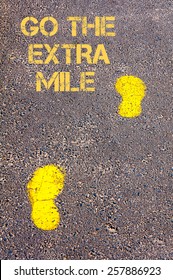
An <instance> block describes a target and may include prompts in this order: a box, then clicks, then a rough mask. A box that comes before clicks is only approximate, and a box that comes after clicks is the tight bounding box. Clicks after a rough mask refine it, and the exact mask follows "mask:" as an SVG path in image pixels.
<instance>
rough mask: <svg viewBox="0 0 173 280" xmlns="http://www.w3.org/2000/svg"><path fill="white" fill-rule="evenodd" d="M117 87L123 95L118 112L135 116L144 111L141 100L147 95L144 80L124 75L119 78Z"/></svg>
mask: <svg viewBox="0 0 173 280" xmlns="http://www.w3.org/2000/svg"><path fill="white" fill-rule="evenodd" d="M115 89H116V90H117V92H118V93H119V94H120V95H121V96H122V102H121V104H120V105H119V107H118V113H119V115H120V116H122V117H126V118H135V117H138V116H139V115H140V114H141V112H142V107H141V102H142V99H143V98H144V96H145V90H146V86H145V84H144V82H143V81H142V80H141V79H139V78H137V77H134V76H123V77H120V78H118V79H117V81H116V83H115Z"/></svg>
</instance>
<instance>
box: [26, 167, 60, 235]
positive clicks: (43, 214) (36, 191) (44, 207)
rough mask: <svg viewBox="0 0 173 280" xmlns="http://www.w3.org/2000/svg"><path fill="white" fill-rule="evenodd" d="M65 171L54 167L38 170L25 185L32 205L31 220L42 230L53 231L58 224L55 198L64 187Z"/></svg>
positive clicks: (58, 218)
mask: <svg viewBox="0 0 173 280" xmlns="http://www.w3.org/2000/svg"><path fill="white" fill-rule="evenodd" d="M64 179H65V171H64V169H62V168H61V167H56V166H55V165H53V164H52V165H46V166H44V167H40V168H38V169H37V170H36V171H35V172H34V174H33V177H32V178H31V180H30V181H29V183H28V185H27V192H28V196H29V200H30V202H31V205H32V213H31V219H32V220H33V222H34V224H35V225H36V227H38V228H39V229H42V230H54V229H56V228H57V227H58V225H59V222H60V214H59V212H58V209H57V207H56V205H55V202H54V200H55V198H56V197H57V195H59V194H60V192H61V191H62V189H63V187H64Z"/></svg>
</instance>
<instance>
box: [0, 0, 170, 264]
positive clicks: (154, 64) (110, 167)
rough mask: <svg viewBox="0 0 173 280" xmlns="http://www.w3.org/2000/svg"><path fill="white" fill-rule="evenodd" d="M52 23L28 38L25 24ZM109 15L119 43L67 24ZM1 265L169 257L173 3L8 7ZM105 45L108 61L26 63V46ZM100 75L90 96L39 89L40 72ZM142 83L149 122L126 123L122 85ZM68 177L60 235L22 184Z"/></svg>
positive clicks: (42, 0) (124, 0)
mask: <svg viewBox="0 0 173 280" xmlns="http://www.w3.org/2000/svg"><path fill="white" fill-rule="evenodd" d="M28 15H32V16H34V17H36V18H38V19H41V18H43V17H45V16H48V15H52V16H53V17H55V18H56V19H58V21H59V22H60V32H59V34H58V35H55V36H53V37H51V38H49V39H47V38H44V37H43V36H42V35H38V36H36V37H33V38H27V37H25V36H24V35H23V34H22V33H21V31H20V22H21V20H22V19H23V18H24V17H26V16H28ZM75 15H76V16H78V15H79V16H88V17H89V20H90V21H93V19H94V16H98V15H99V16H104V15H112V16H115V17H116V32H117V36H116V37H112V38H104V37H103V38H96V37H95V36H93V35H92V32H91V33H90V35H89V36H88V37H86V38H84V37H82V35H80V36H78V37H76V38H72V37H71V36H70V33H69V30H68V28H67V24H66V23H65V22H66V17H67V16H75ZM1 30H2V35H1V36H2V38H1V44H2V49H3V51H2V56H1V60H2V65H1V70H2V75H1V77H2V89H3V90H2V92H3V95H2V99H3V101H2V132H3V138H2V139H3V145H2V156H3V161H2V167H1V171H2V179H1V182H2V187H1V191H2V194H1V197H2V199H1V206H2V215H1V216H2V227H1V231H2V234H1V243H2V245H1V247H0V256H1V258H2V259H173V243H172V226H171V207H172V205H171V203H172V200H171V196H172V182H171V163H172V143H173V142H172V132H171V130H172V127H173V125H172V123H173V122H172V108H173V104H172V101H173V98H172V94H173V80H171V75H172V67H171V57H172V46H173V2H172V1H171V0H166V1H165V0H143V1H142V0H141V1H138V0H131V1H128V0H115V1H111V0H107V1H98V0H95V1H86V0H85V1H83V0H81V1H75V0H73V1H67V0H62V1H55V0H36V1H29V0H26V1H21V0H20V1H18V0H14V1H10V0H3V1H2V22H1ZM43 42H45V43H49V44H50V45H51V44H53V43H60V44H62V43H88V44H91V45H93V46H95V45H96V44H98V43H104V44H105V47H106V50H107V52H108V54H109V57H110V59H111V64H110V65H104V63H101V62H100V63H99V64H98V65H96V66H92V65H91V66H88V65H87V64H86V63H83V64H82V65H81V66H76V65H75V63H73V64H72V65H71V66H66V65H65V63H62V64H61V65H57V66H55V65H53V64H51V65H46V66H39V65H29V64H28V62H27V46H28V44H29V43H43ZM68 70H70V71H72V72H75V75H76V77H78V75H79V72H80V71H87V70H88V71H90V70H91V71H92V70H93V71H96V79H95V86H96V91H95V92H94V93H86V92H83V93H54V92H53V90H49V91H48V92H47V91H46V90H44V91H42V92H41V93H38V92H36V91H35V73H36V72H37V71H43V72H44V73H47V74H48V73H50V74H51V73H53V72H54V71H68ZM122 75H134V76H138V77H140V78H141V79H142V80H143V81H144V82H145V84H146V85H147V95H146V97H145V99H144V101H143V114H142V115H141V116H140V117H138V118H136V119H125V118H121V117H120V116H119V115H118V114H117V108H118V105H119V103H120V101H121V98H120V95H119V94H118V93H116V92H115V90H114V82H115V80H116V79H117V78H118V77H120V76H122ZM51 163H53V164H58V165H62V166H63V167H65V169H66V173H67V176H66V182H65V188H64V190H63V192H62V193H61V194H60V195H59V196H58V197H57V199H56V205H57V206H58V208H59V211H60V214H61V223H60V226H59V227H58V229H56V230H55V231H52V232H44V231H41V230H39V229H37V228H36V227H35V226H34V225H33V223H32V221H31V219H30V210H31V208H30V203H29V200H28V197H27V194H26V185H27V182H28V180H29V178H30V177H31V175H32V173H33V172H34V171H35V169H36V168H38V167H40V166H44V165H46V164H51Z"/></svg>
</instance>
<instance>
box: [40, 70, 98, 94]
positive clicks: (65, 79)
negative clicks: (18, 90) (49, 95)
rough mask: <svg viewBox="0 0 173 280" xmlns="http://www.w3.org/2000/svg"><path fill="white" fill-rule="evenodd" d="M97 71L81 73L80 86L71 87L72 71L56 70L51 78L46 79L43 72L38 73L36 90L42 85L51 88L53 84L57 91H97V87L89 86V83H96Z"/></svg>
mask: <svg viewBox="0 0 173 280" xmlns="http://www.w3.org/2000/svg"><path fill="white" fill-rule="evenodd" d="M94 75H95V72H81V73H80V82H79V86H80V87H71V73H70V72H54V73H53V74H52V76H51V77H50V79H48V80H46V78H45V77H44V75H43V73H42V72H37V73H36V91H38V92H40V91H41V90H42V85H43V86H44V87H45V88H46V89H47V90H49V89H50V88H51V86H52V87H53V88H54V91H55V92H68V91H69V92H78V91H79V90H80V91H90V92H91V91H95V87H94V86H93V87H89V86H88V85H89V84H93V83H94Z"/></svg>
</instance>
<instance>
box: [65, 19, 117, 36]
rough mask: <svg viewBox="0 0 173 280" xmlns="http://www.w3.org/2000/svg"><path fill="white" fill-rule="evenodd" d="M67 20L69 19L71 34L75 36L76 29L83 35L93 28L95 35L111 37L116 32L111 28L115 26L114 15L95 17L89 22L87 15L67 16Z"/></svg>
mask: <svg viewBox="0 0 173 280" xmlns="http://www.w3.org/2000/svg"><path fill="white" fill-rule="evenodd" d="M67 21H71V35H72V37H76V36H77V35H78V32H77V31H78V29H79V30H81V32H82V35H83V36H88V30H89V29H93V31H94V34H95V36H97V37H98V36H109V37H113V36H115V35H116V33H115V32H114V31H113V30H110V29H112V28H113V29H114V28H115V23H114V22H115V17H112V16H103V17H95V19H94V22H92V23H89V22H88V18H87V17H67Z"/></svg>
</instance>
